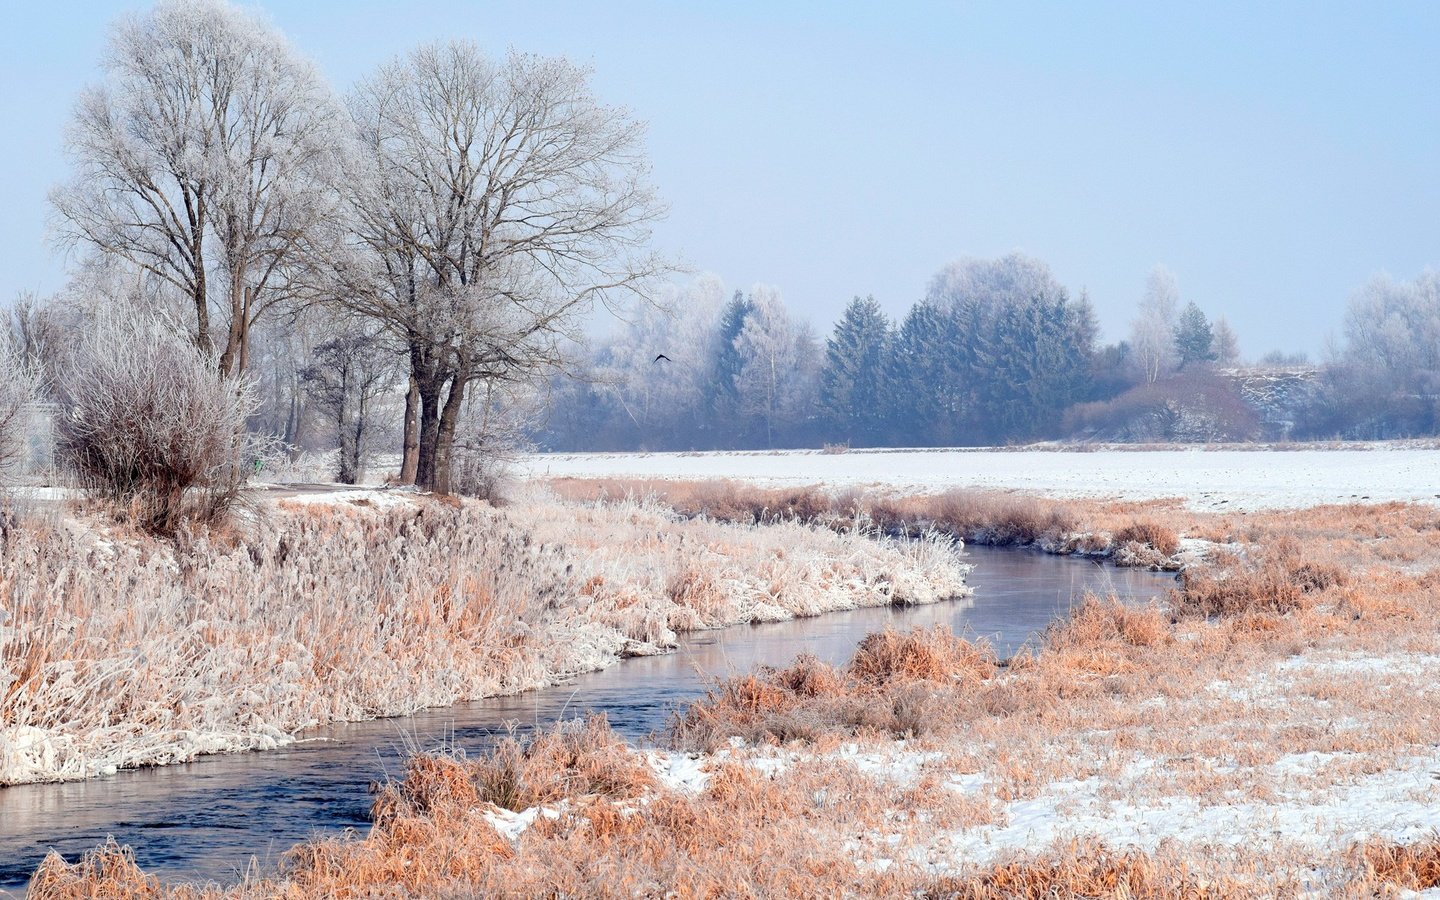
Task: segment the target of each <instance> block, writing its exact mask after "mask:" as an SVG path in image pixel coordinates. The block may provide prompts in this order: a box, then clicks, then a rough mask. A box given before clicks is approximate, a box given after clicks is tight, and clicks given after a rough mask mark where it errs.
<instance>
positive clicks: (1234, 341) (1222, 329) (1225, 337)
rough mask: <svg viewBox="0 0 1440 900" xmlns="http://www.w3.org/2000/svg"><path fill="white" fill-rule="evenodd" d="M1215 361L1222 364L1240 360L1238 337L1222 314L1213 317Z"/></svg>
mask: <svg viewBox="0 0 1440 900" xmlns="http://www.w3.org/2000/svg"><path fill="white" fill-rule="evenodd" d="M1215 361H1216V362H1218V363H1219V364H1220V365H1222V366H1233V365H1236V364H1238V363H1239V362H1240V339H1239V338H1238V337H1236V335H1235V329H1234V328H1232V327H1231V326H1230V321H1229V320H1228V319H1226V318H1225V317H1224V316H1219V317H1218V318H1216V319H1215Z"/></svg>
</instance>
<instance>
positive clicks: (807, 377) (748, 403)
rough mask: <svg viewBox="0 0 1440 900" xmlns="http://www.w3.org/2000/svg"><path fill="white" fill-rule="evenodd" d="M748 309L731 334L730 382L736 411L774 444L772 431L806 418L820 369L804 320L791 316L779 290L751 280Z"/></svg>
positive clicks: (796, 429) (794, 427)
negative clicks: (733, 362)
mask: <svg viewBox="0 0 1440 900" xmlns="http://www.w3.org/2000/svg"><path fill="white" fill-rule="evenodd" d="M750 303H751V306H752V308H751V310H750V313H749V315H747V316H746V317H745V327H744V328H743V329H742V330H741V332H740V336H739V337H738V338H736V339H735V348H736V350H737V351H738V352H739V356H740V359H741V365H740V374H739V376H738V377H737V378H736V381H735V386H736V390H737V393H738V394H739V397H740V408H741V411H742V412H744V413H745V414H746V415H748V416H750V417H752V418H753V419H754V420H755V421H756V422H757V423H758V425H759V429H760V431H761V433H763V434H764V436H765V446H767V447H773V446H775V442H776V439H777V437H780V436H782V435H785V434H786V433H788V434H789V435H794V434H797V433H802V432H803V430H804V428H805V427H806V426H807V425H808V424H809V420H810V418H811V410H812V409H813V404H814V399H815V381H816V376H817V375H818V370H819V347H818V345H817V343H816V341H815V335H814V333H813V332H812V331H811V330H810V327H809V325H807V324H804V323H800V322H796V321H795V320H794V319H792V318H791V316H790V313H789V312H788V311H787V310H786V308H785V303H784V301H783V300H782V299H781V297H780V291H779V290H777V289H776V288H773V287H770V286H768V285H756V286H755V288H754V289H753V290H751V292H750Z"/></svg>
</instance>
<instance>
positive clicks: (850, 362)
mask: <svg viewBox="0 0 1440 900" xmlns="http://www.w3.org/2000/svg"><path fill="white" fill-rule="evenodd" d="M890 337H891V335H890V322H889V320H888V319H886V318H885V313H884V312H882V311H881V309H880V304H879V303H877V302H876V301H875V298H874V297H866V298H864V299H863V300H862V299H861V298H859V297H856V298H855V299H853V300H851V301H850V304H849V305H848V306H846V307H845V314H844V316H843V317H841V319H840V321H839V322H838V323H836V325H835V333H834V334H833V335H832V336H831V337H830V340H829V341H828V342H827V343H826V346H825V362H824V365H823V367H822V369H821V371H820V411H821V415H822V417H823V419H824V422H825V427H826V431H827V432H828V433H830V434H831V435H833V436H834V437H836V438H838V439H841V440H846V441H849V442H851V443H854V444H859V445H864V446H874V445H876V444H879V443H882V442H884V441H885V439H886V433H885V432H886V427H885V426H886V421H885V420H886V408H885V374H886V373H885V360H886V357H887V356H888V355H889V353H890Z"/></svg>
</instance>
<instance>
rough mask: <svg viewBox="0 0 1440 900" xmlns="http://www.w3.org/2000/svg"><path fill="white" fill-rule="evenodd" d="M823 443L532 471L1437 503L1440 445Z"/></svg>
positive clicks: (909, 487)
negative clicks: (865, 446) (1086, 448)
mask: <svg viewBox="0 0 1440 900" xmlns="http://www.w3.org/2000/svg"><path fill="white" fill-rule="evenodd" d="M1365 446H1367V447H1369V448H1370V449H1338V450H1336V449H1299V450H1283V451H1282V450H1273V451H1266V450H1232V449H1224V450H1206V449H1201V448H1193V449H1176V450H1113V449H1107V450H1095V451H1090V452H1081V451H1074V450H1068V451H1067V450H852V451H849V452H847V453H841V454H825V453H821V452H819V451H816V450H792V451H772V452H717V453H566V454H558V453H556V454H536V455H533V456H530V457H527V458H526V459H525V460H524V461H523V462H522V464H521V470H522V472H523V473H524V474H526V475H528V476H530V477H539V478H544V477H576V478H656V479H686V478H732V479H738V480H743V481H749V482H755V483H760V484H773V485H782V484H783V485H791V484H826V485H831V486H878V487H893V488H896V489H899V490H904V491H910V492H924V491H937V490H945V489H949V488H965V487H971V488H986V489H998V490H1022V491H1032V492H1035V493H1040V494H1045V495H1047V496H1052V497H1089V498H1123V499H1128V500H1148V499H1155V498H1161V497H1183V498H1185V500H1186V501H1187V503H1188V504H1189V505H1190V506H1191V507H1193V508H1195V509H1212V510H1224V509H1265V508H1271V509H1274V508H1294V507H1306V506H1315V505H1319V504H1323V503H1355V502H1375V503H1381V502H1385V501H1391V500H1400V501H1412V502H1420V503H1431V504H1440V450H1434V449H1416V448H1413V447H1407V446H1403V445H1389V446H1387V445H1383V444H1380V445H1365Z"/></svg>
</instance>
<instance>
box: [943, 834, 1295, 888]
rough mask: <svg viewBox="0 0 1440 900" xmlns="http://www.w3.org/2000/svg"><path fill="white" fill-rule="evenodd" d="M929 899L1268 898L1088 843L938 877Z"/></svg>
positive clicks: (1177, 863) (1180, 864) (1180, 866)
mask: <svg viewBox="0 0 1440 900" xmlns="http://www.w3.org/2000/svg"><path fill="white" fill-rule="evenodd" d="M924 896H925V897H927V898H933V900H1122V898H1123V900H1212V898H1213V900H1232V898H1241V897H1259V896H1269V894H1268V893H1263V892H1262V891H1261V890H1259V889H1258V888H1257V887H1256V886H1255V885H1247V884H1244V883H1242V882H1239V881H1235V880H1231V879H1224V880H1221V881H1219V882H1218V883H1217V882H1215V881H1212V880H1208V879H1205V878H1201V877H1198V876H1196V875H1195V874H1194V873H1193V872H1192V871H1191V870H1190V867H1189V866H1188V865H1186V863H1185V862H1184V861H1183V860H1176V859H1174V858H1173V857H1171V858H1166V859H1157V858H1156V857H1155V856H1153V855H1151V854H1147V853H1142V852H1140V851H1137V850H1129V851H1124V852H1116V851H1114V850H1111V849H1109V848H1107V847H1105V846H1103V845H1099V844H1095V843H1087V844H1084V845H1079V846H1072V847H1068V848H1066V850H1065V851H1064V852H1063V853H1056V854H1053V855H1050V856H1037V855H1025V856H1021V857H1019V858H1016V859H1012V860H1010V861H1007V862H1004V863H1000V864H998V865H995V866H992V867H991V868H989V869H987V870H985V871H983V872H980V873H978V874H975V875H969V876H960V877H953V876H952V877H945V878H940V879H937V880H936V881H935V882H934V883H933V884H932V885H930V886H928V887H927V888H926V889H925V892H924Z"/></svg>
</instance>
